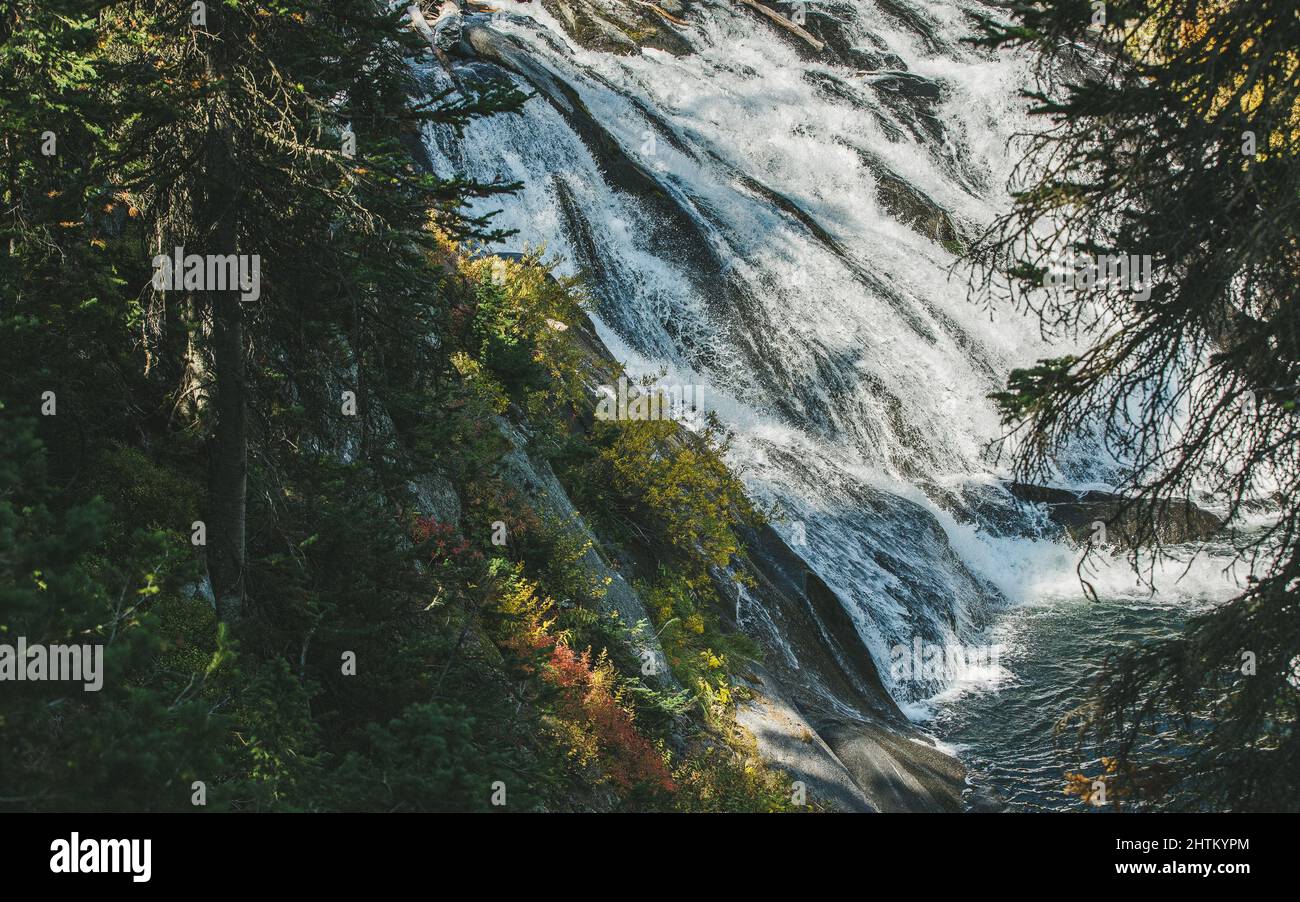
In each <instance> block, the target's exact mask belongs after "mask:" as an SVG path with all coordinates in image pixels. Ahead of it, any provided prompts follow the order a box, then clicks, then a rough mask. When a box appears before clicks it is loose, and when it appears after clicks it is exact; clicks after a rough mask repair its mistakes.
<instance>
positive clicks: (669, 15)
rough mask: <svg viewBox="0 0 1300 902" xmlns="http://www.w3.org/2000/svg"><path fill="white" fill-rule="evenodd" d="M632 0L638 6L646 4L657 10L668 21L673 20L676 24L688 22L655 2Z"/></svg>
mask: <svg viewBox="0 0 1300 902" xmlns="http://www.w3.org/2000/svg"><path fill="white" fill-rule="evenodd" d="M632 2H633V3H635V4H636V5H637V6H645V7H648V8H650V9H652V10H654V11H655V12H657V13H658V14H659V15H660V16H662V17H663V18H664V19H666V20H667V21H669V22H672V23H673V24H674V25H685V24H687V23H686V20H685V19H679V18H677V17H676V16H674V15H673V14H672V13H670V12H668V11H667V10H665V9H662V8H661V7H658V6H655V5H654V4H653V3H647V2H646V0H632Z"/></svg>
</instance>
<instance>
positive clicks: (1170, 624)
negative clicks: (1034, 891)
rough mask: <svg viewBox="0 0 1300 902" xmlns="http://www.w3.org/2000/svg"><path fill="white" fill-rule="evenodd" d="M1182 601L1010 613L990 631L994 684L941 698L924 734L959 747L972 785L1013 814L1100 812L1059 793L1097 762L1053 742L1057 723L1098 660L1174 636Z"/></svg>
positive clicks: (1058, 605)
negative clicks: (994, 646) (1071, 775)
mask: <svg viewBox="0 0 1300 902" xmlns="http://www.w3.org/2000/svg"><path fill="white" fill-rule="evenodd" d="M1187 611H1188V607H1187V606H1186V604H1169V603H1161V602H1157V601H1154V600H1152V601H1136V600H1131V599H1126V600H1101V601H1098V602H1090V601H1087V600H1086V599H1079V600H1077V601H1072V600H1056V601H1052V602H1044V603H1042V604H1035V605H1022V606H1019V607H1015V608H1012V609H1011V610H1009V611H1008V612H1007V614H1006V615H1005V617H1004V619H1003V620H1002V621H1001V622H1000V623H999V625H998V626H997V628H996V629H995V631H994V635H993V637H992V641H993V642H996V643H999V644H1000V645H1002V652H1001V656H1000V664H1001V666H1002V668H1003V669H1004V670H1005V671H1007V675H1006V677H1005V678H1004V679H1002V680H1000V681H998V682H997V683H996V684H995V685H994V686H993V687H991V688H990V687H986V688H972V689H968V690H966V691H961V692H957V693H952V694H950V695H949V696H948V697H946V698H941V700H939V701H938V703H937V706H936V709H937V710H936V715H935V718H934V720H933V721H931V722H930V723H929V724H928V725H927V726H928V728H929V729H930V730H931V731H932V732H933V733H934V734H935V735H936V736H937V737H938V738H939V739H941V740H942V741H944V742H945V743H947V744H949V745H951V746H955V747H956V748H957V750H958V754H959V756H960V757H961V758H962V760H963V761H964V762H965V764H966V766H967V768H968V773H969V779H970V781H971V783H972V785H973V786H974V787H976V788H987V789H991V790H992V791H993V792H994V793H996V794H997V796H999V797H1000V798H1001V799H1003V800H1004V801H1006V802H1007V803H1008V805H1009V806H1010V808H1011V809H1012V810H1015V811H1066V810H1073V811H1082V810H1094V809H1092V808H1090V806H1087V805H1085V804H1084V803H1082V802H1081V801H1080V800H1079V799H1078V797H1076V796H1067V795H1065V794H1064V793H1063V792H1062V786H1063V784H1064V780H1063V775H1064V773H1065V772H1066V771H1067V770H1069V771H1077V770H1079V768H1080V765H1083V766H1084V767H1085V768H1086V770H1085V772H1086V773H1094V772H1096V770H1097V767H1096V765H1097V762H1096V760H1095V759H1093V760H1088V759H1087V758H1084V759H1083V760H1080V758H1079V757H1078V756H1077V755H1076V754H1075V753H1074V752H1073V749H1071V748H1070V746H1069V742H1068V740H1067V742H1066V745H1065V747H1063V748H1058V747H1057V746H1056V745H1055V744H1054V742H1053V736H1052V732H1053V727H1054V725H1055V724H1056V721H1057V720H1058V719H1059V718H1060V717H1061V715H1063V714H1065V713H1066V712H1067V711H1069V710H1070V709H1071V708H1073V707H1074V706H1075V705H1077V704H1078V703H1079V702H1080V701H1081V700H1082V699H1083V697H1084V695H1085V693H1086V691H1087V689H1088V686H1089V685H1090V682H1091V680H1092V678H1093V675H1094V674H1095V673H1096V670H1097V667H1098V664H1099V662H1100V661H1101V660H1102V659H1103V658H1104V657H1105V655H1106V654H1107V653H1108V652H1111V651H1114V650H1115V649H1117V648H1118V647H1120V646H1121V645H1125V644H1128V643H1132V642H1141V641H1144V640H1149V639H1155V638H1159V637H1163V636H1167V635H1170V634H1171V633H1175V632H1177V631H1178V630H1179V628H1180V627H1181V625H1182V623H1183V621H1184V618H1185V616H1186V614H1187Z"/></svg>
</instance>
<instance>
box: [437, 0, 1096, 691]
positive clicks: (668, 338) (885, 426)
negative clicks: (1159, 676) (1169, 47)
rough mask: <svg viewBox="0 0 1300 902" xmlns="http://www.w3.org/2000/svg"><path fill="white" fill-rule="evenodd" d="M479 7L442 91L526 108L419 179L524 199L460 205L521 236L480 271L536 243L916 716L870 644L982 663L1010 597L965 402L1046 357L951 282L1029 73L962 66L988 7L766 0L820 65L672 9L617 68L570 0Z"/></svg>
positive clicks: (469, 133) (790, 47)
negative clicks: (955, 646)
mask: <svg viewBox="0 0 1300 902" xmlns="http://www.w3.org/2000/svg"><path fill="white" fill-rule="evenodd" d="M607 2H609V3H613V2H614V0H607ZM616 5H620V4H616ZM621 5H626V6H627V7H628V8H629V9H630V8H633V5H632V4H621ZM496 7H497V10H498V11H497V12H496V13H494V14H491V15H477V16H475V15H471V16H468V17H467V34H468V35H469V37H468V39H467V42H468V44H469V45H472V46H473V47H474V48H476V50H477V51H478V54H477V55H478V56H479V57H480V58H479V59H473V58H471V57H470V56H469V55H468V54H462V55H461V56H460V57H458V62H457V64H456V65H457V75H458V77H459V78H461V79H464V80H470V79H475V78H484V77H502V76H504V77H508V78H511V79H513V80H514V81H516V82H517V83H518V84H519V86H520V87H521V88H524V89H525V90H528V91H536V92H537V96H535V97H533V98H532V99H530V100H529V101H528V102H527V103H526V105H525V106H524V109H523V111H522V114H520V115H502V116H496V117H492V118H490V119H487V120H481V121H478V122H476V123H474V124H473V125H472V126H470V127H469V128H468V129H467V130H466V131H465V133H464V135H463V136H460V137H455V136H452V135H449V134H442V133H438V132H435V131H431V132H430V133H429V134H428V136H427V149H428V153H429V157H430V161H431V163H432V165H433V167H434V169H435V171H437V172H438V173H439V174H442V175H451V174H459V175H467V176H472V177H475V178H478V179H484V180H491V179H505V180H509V181H519V182H522V183H523V185H524V186H525V187H524V189H523V190H522V191H521V192H520V193H519V194H518V195H517V196H514V197H511V198H507V199H505V200H500V199H497V200H492V201H488V202H484V203H483V204H482V205H481V206H480V207H478V208H477V209H476V212H486V211H488V210H492V209H498V208H499V209H501V213H500V214H499V216H498V217H497V218H496V219H495V220H494V225H496V226H499V227H506V228H513V229H517V230H518V237H517V238H516V239H515V241H516V242H518V243H514V244H511V243H507V245H504V246H502V247H500V248H499V250H503V251H505V250H509V251H518V250H522V249H523V246H524V242H527V244H528V245H530V246H534V247H536V246H544V247H545V250H546V254H547V256H548V258H551V259H558V260H559V261H560V264H559V267H558V269H559V271H560V272H561V273H566V274H567V273H576V272H580V271H581V272H585V273H586V274H587V275H588V276H589V277H590V279H591V286H592V292H593V296H594V298H595V303H594V310H593V311H592V312H593V315H594V316H593V318H594V319H595V321H596V323H597V327H598V329H599V331H600V333H601V337H602V339H604V340H605V342H606V344H607V345H608V346H609V347H610V348H611V350H612V351H613V352H614V353H615V355H616V356H618V357H619V358H620V359H623V360H625V361H626V362H627V364H628V366H629V371H630V372H632V373H634V374H635V373H643V372H644V373H659V372H660V371H663V370H666V371H667V374H668V375H667V381H668V382H671V383H680V384H688V385H696V384H698V385H704V386H707V388H708V391H707V394H706V397H707V399H708V401H709V406H710V407H711V408H712V409H713V410H714V411H716V412H717V413H718V414H719V416H720V417H721V418H722V419H723V421H724V422H725V423H726V424H727V425H728V426H729V427H730V428H731V429H732V430H734V432H735V435H736V440H735V443H734V447H733V449H732V452H731V459H730V461H729V462H730V463H731V464H733V465H734V466H735V468H736V469H737V470H738V471H739V472H740V473H741V474H742V477H743V479H744V481H745V484H746V486H747V488H748V490H749V491H750V493H751V494H752V495H753V497H755V498H756V499H759V500H761V501H763V502H767V503H770V504H774V505H776V506H777V507H778V508H779V509H780V510H781V511H782V515H781V519H780V520H779V521H777V522H775V523H774V524H773V525H774V527H775V528H776V529H777V531H778V532H780V533H781V535H782V536H783V537H784V538H785V539H786V540H787V542H788V543H790V544H791V546H792V547H793V548H794V550H795V551H797V552H798V553H799V554H800V555H802V556H803V557H804V559H805V560H806V562H807V563H808V565H809V566H810V568H811V569H812V570H814V571H815V572H816V573H817V575H818V576H820V577H821V578H822V579H823V580H824V581H825V582H826V584H827V585H828V586H830V587H831V588H832V589H833V590H835V592H836V593H837V594H838V595H839V597H840V598H841V599H842V601H843V603H844V604H845V606H846V608H847V610H848V613H849V615H850V616H851V618H852V620H853V623H854V624H855V626H856V628H857V631H858V633H859V635H860V636H861V638H862V641H863V643H864V645H865V646H866V648H867V649H868V650H869V651H870V653H871V654H872V656H873V657H874V658H875V661H876V664H877V667H878V669H879V670H880V673H881V675H882V677H883V678H884V679H885V681H886V684H887V685H889V688H890V690H891V692H893V694H894V695H895V697H896V698H897V699H898V700H899V701H900V702H903V703H907V702H910V701H915V700H916V699H919V698H923V697H926V696H928V695H932V694H933V693H934V692H935V691H936V690H937V689H939V688H941V686H940V685H936V683H935V682H934V681H924V680H921V681H918V680H911V681H907V682H906V683H903V682H900V681H894V680H891V675H890V666H889V664H890V649H891V648H892V647H894V646H896V645H900V644H902V645H909V646H910V645H911V643H912V642H913V640H914V639H915V638H917V637H919V638H920V639H921V640H922V641H924V642H926V643H934V644H952V643H977V642H979V641H980V637H981V636H982V635H983V631H984V630H985V628H986V627H987V626H988V624H989V622H990V619H991V617H992V615H993V614H994V613H995V612H996V610H997V609H998V607H999V606H1000V605H1001V604H1003V603H1004V600H1005V598H1006V596H1007V595H1008V594H1013V593H1014V591H1015V590H1016V586H1015V582H1016V578H1017V577H1016V574H1017V573H1021V571H1019V570H1017V566H1016V565H1015V563H1014V562H1013V561H1010V560H1009V559H1008V557H1007V555H1008V554H1010V552H1009V551H1008V549H1010V548H1012V547H1013V543H1010V542H1007V541H1005V540H1000V539H999V538H998V537H997V536H996V535H995V534H994V532H995V531H994V532H990V531H987V530H979V529H976V528H975V526H974V525H972V522H971V521H972V517H973V516H975V514H974V510H975V505H973V502H972V499H973V498H976V497H979V498H984V499H985V501H986V502H987V499H988V498H990V497H992V498H994V499H996V498H997V497H998V489H997V488H996V487H997V485H998V480H999V478H1001V477H1004V476H1005V475H1006V474H1005V473H1003V472H1002V471H1001V470H1000V469H999V464H998V463H997V461H996V460H994V459H992V458H991V456H990V455H989V453H988V449H987V445H988V443H989V442H990V441H991V440H993V439H995V438H997V437H998V435H999V434H1000V426H999V423H998V418H997V415H996V412H995V410H994V409H993V406H992V404H991V402H990V401H989V400H987V395H988V393H989V392H992V391H994V390H997V389H998V388H1000V387H1002V386H1003V384H1004V383H1005V378H1006V375H1007V373H1008V372H1009V371H1010V369H1011V368H1013V367H1015V366H1021V365H1025V364H1027V363H1030V362H1032V361H1033V360H1034V359H1036V358H1038V357H1044V356H1051V355H1053V354H1059V353H1060V349H1059V348H1050V347H1048V346H1047V345H1046V344H1045V342H1044V341H1043V340H1042V339H1041V337H1040V335H1039V332H1038V328H1037V324H1036V323H1033V322H1030V321H1029V320H1026V319H1024V318H1022V317H1020V316H1018V315H1016V314H1014V313H1012V312H1011V311H1008V310H1003V311H996V312H995V314H994V315H991V314H990V311H989V310H987V309H985V308H983V307H981V306H980V305H977V304H974V303H971V302H970V301H969V300H968V298H967V295H966V282H965V278H964V276H963V275H962V274H961V273H960V271H958V272H957V273H956V274H954V273H952V272H951V270H952V268H953V266H954V263H955V262H956V259H957V258H956V256H955V252H956V251H958V250H959V249H960V244H961V242H962V241H963V240H965V239H967V238H969V237H970V236H971V235H972V234H974V233H975V232H977V231H978V230H979V229H980V228H981V227H982V226H983V225H984V224H986V223H987V222H988V221H989V220H990V219H991V218H992V216H993V215H994V214H995V211H996V210H997V209H999V208H1000V207H1002V206H1003V205H1005V203H1006V202H1007V198H1006V196H1005V188H1004V186H1005V183H1006V180H1007V176H1008V174H1009V172H1010V170H1011V166H1012V163H1013V161H1012V159H1011V157H1010V151H1009V149H1008V140H1009V139H1010V138H1011V136H1012V134H1013V133H1014V132H1016V131H1017V130H1018V129H1023V128H1025V127H1026V120H1025V116H1024V112H1023V105H1022V102H1021V101H1020V99H1019V98H1018V96H1017V90H1018V89H1019V88H1020V87H1022V86H1023V85H1025V84H1027V83H1028V74H1027V72H1026V71H1025V70H1024V69H1023V66H1022V64H1021V63H1020V62H1019V61H1017V60H1014V59H1012V60H1008V59H1007V58H1006V57H1005V56H1003V57H999V58H996V59H995V58H993V57H992V56H990V55H987V54H985V53H983V52H981V51H979V50H977V49H975V48H973V47H971V46H969V45H967V44H963V42H962V39H963V37H966V36H968V35H969V34H970V33H971V32H972V29H973V27H974V24H975V16H976V15H978V14H980V12H981V9H982V8H981V7H980V6H979V4H976V3H968V2H962V0H955V2H941V0H865V2H861V3H855V4H849V3H842V2H834V3H807V4H785V5H781V4H776V3H773V4H772V8H774V9H777V10H778V11H780V12H782V13H787V14H790V15H794V16H796V20H797V19H799V18H803V19H804V20H805V21H806V24H807V28H808V30H809V31H811V32H813V33H814V34H816V35H819V36H820V37H821V38H822V39H823V40H824V41H825V44H826V46H825V47H824V48H823V49H822V50H821V51H815V50H813V49H812V47H811V46H810V45H809V44H808V43H807V42H804V41H802V40H800V38H799V37H797V36H796V35H794V34H792V33H790V32H788V31H786V30H784V29H782V28H780V27H777V25H776V24H774V23H773V22H771V21H769V20H768V19H766V18H764V17H762V16H760V15H757V14H756V13H755V12H754V11H753V10H752V9H749V8H747V7H745V6H744V5H742V4H740V3H733V2H712V3H695V4H691V5H689V7H688V8H687V9H686V10H685V11H682V12H680V13H679V17H683V18H684V20H685V21H686V22H687V23H688V24H686V25H684V26H681V27H677V26H675V25H669V24H667V23H662V28H663V30H664V31H666V32H671V35H670V37H671V39H672V40H671V41H661V42H657V43H660V44H664V45H665V46H667V47H668V49H655V48H653V47H642V48H641V50H640V51H639V52H630V53H629V52H610V51H609V50H607V49H593V48H590V47H584V46H582V45H581V44H580V43H579V42H577V41H576V40H575V39H574V38H573V37H572V36H571V35H570V34H569V32H568V31H567V30H566V27H565V23H564V22H563V21H561V18H558V17H557V15H560V16H562V15H565V14H566V13H565V10H569V11H571V10H572V7H571V6H570V5H569V4H566V3H563V2H551V0H548V2H547V3H545V4H543V3H541V2H537V3H528V4H519V3H513V2H508V0H507V2H501V3H498V4H496ZM673 7H674V8H676V9H680V6H679V5H678V4H673ZM557 11H558V13H557ZM647 15H649V16H650V17H651V18H654V14H653V13H647ZM475 23H477V24H475ZM625 49H626V48H625ZM633 49H635V48H633ZM498 64H500V66H499V65H498ZM501 66H504V67H505V68H500V67H501ZM506 69H509V70H512V71H506ZM424 75H425V77H427V78H428V79H429V80H430V83H431V84H438V83H445V81H439V80H440V79H445V76H444V75H443V74H442V73H441V72H440V71H439V70H438V69H437V68H436V67H434V66H430V68H429V69H428V70H427V71H426V72H425V73H424ZM1007 515H1008V516H1012V517H1023V516H1024V514H1023V512H1020V511H1018V510H1016V509H1014V508H1011V507H1007ZM1032 526H1033V524H1032V523H1029V522H1026V523H1025V524H1024V527H1025V530H1026V531H1029V530H1032ZM1030 544H1031V545H1032V544H1033V543H1030ZM1015 547H1019V546H1015ZM1035 547H1037V546H1035ZM1041 551H1042V549H1041V548H1038V552H1040V554H1039V557H1038V558H1037V560H1040V561H1041V560H1042V556H1041ZM1053 554H1054V555H1055V557H1054V558H1053V560H1055V558H1056V557H1062V555H1061V554H1059V553H1056V552H1054V553H1053ZM1065 557H1068V555H1065ZM1065 565H1066V568H1067V569H1072V562H1070V561H1068V560H1067V561H1065ZM1026 566H1031V565H1026ZM1022 575H1023V574H1022Z"/></svg>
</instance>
